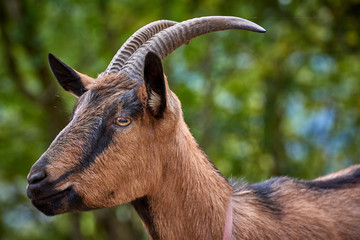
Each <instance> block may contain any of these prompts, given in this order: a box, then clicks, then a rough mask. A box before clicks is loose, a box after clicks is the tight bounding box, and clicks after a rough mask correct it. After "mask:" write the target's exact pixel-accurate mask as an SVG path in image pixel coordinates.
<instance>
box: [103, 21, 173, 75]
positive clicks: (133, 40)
mask: <svg viewBox="0 0 360 240" xmlns="http://www.w3.org/2000/svg"><path fill="white" fill-rule="evenodd" d="M176 23H177V22H175V21H170V20H159V21H155V22H152V23H149V24H147V25H145V26H144V27H142V28H140V29H139V30H137V31H136V32H135V33H134V34H133V35H132V36H131V37H129V38H128V39H127V40H126V42H125V43H124V44H123V45H122V46H121V48H120V49H119V50H118V51H117V53H116V54H115V56H114V57H113V59H112V60H111V62H110V64H109V66H108V67H107V68H106V70H105V72H103V73H102V75H107V74H109V73H111V72H118V71H120V69H121V68H122V66H123V65H124V64H125V62H126V61H127V60H128V59H129V57H130V56H131V55H132V54H133V53H134V52H135V51H136V50H137V49H138V48H139V47H140V46H141V45H142V44H143V43H144V42H146V41H147V40H149V38H151V37H152V36H153V35H154V34H156V33H158V32H160V31H161V30H163V29H165V28H168V27H171V26H173V25H174V24H176Z"/></svg>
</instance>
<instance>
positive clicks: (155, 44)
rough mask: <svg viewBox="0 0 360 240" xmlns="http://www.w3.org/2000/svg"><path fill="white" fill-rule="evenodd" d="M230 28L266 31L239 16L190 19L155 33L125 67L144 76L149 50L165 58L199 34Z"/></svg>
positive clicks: (132, 75) (130, 72)
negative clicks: (145, 58)
mask: <svg viewBox="0 0 360 240" xmlns="http://www.w3.org/2000/svg"><path fill="white" fill-rule="evenodd" d="M228 29H242V30H248V31H253V32H261V33H263V32H266V30H265V29H264V28H262V27H260V26H259V25H257V24H255V23H253V22H251V21H248V20H246V19H242V18H238V17H226V16H210V17H201V18H194V19H190V20H187V21H184V22H181V23H178V24H176V25H174V26H172V27H169V28H166V29H164V30H162V31H161V32H159V33H157V34H155V35H154V36H153V37H152V38H151V39H149V40H148V41H147V42H146V43H144V44H143V45H142V46H141V47H140V48H139V49H137V50H136V52H135V53H134V54H133V55H132V56H131V57H130V58H129V60H128V61H127V62H126V64H125V65H124V67H123V69H122V70H123V71H125V72H127V73H128V74H129V75H130V77H132V78H136V77H142V75H143V68H144V57H145V56H146V54H147V53H148V52H154V53H155V54H157V55H158V56H159V57H160V58H161V59H164V58H165V57H166V56H167V55H169V54H170V53H171V52H172V51H174V50H175V49H177V48H178V47H180V46H181V45H183V44H184V43H187V42H189V41H190V40H191V39H192V38H195V37H197V36H200V35H203V34H206V33H210V32H215V31H222V30H228Z"/></svg>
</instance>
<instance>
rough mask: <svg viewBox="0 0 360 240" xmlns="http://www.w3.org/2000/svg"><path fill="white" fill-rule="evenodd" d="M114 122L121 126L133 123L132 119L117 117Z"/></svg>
mask: <svg viewBox="0 0 360 240" xmlns="http://www.w3.org/2000/svg"><path fill="white" fill-rule="evenodd" d="M114 123H115V124H116V125H118V126H120V127H126V126H128V125H129V124H130V123H131V120H130V119H129V118H121V117H119V118H117V119H115V121H114Z"/></svg>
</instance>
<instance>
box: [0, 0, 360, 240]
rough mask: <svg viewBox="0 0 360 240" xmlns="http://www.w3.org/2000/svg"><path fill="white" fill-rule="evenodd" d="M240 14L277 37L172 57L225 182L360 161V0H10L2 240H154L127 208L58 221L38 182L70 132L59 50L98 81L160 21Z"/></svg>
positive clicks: (233, 34) (5, 31) (0, 137)
mask: <svg viewBox="0 0 360 240" xmlns="http://www.w3.org/2000/svg"><path fill="white" fill-rule="evenodd" d="M205 15H234V16H240V17H243V18H247V19H249V20H252V21H254V22H256V23H258V24H260V25H262V26H263V27H265V28H266V29H267V33H266V34H256V33H250V32H244V31H226V32H219V33H212V34H209V35H206V36H201V37H199V38H197V39H194V40H192V41H191V44H190V45H186V46H183V47H181V48H179V49H178V50H176V51H175V52H174V53H173V54H172V55H171V56H169V57H168V58H166V59H165V61H164V66H165V72H166V74H167V76H168V79H169V84H170V86H171V89H172V90H173V91H174V92H175V93H176V94H177V95H178V96H179V98H180V100H181V102H182V106H183V110H184V116H185V120H186V122H187V123H188V124H189V127H190V129H191V131H192V132H193V134H194V135H195V137H196V139H197V140H198V141H199V144H200V146H201V147H202V148H203V149H204V150H205V152H206V153H207V154H208V155H209V157H210V158H211V159H212V161H213V162H214V163H215V165H216V166H217V167H218V168H219V169H220V170H221V171H222V172H223V173H224V175H225V176H228V177H230V176H232V177H233V178H243V179H244V180H245V181H249V182H255V181H259V180H263V179H266V178H268V177H270V176H274V175H290V176H294V177H299V178H300V177H301V178H314V177H316V176H318V175H320V174H325V173H328V172H331V171H334V170H338V169H340V168H343V167H345V166H348V165H351V164H354V163H359V158H358V157H359V155H360V145H359V144H360V110H359V109H360V84H359V76H360V68H359V67H358V66H359V56H360V51H359V50H360V48H359V46H360V36H359V32H360V29H359V28H360V25H359V24H358V17H359V16H360V5H359V2H358V1H356V0H351V1H350V0H349V1H340V0H329V1H325V0H314V1H305V2H304V1H292V0H279V1H278V2H276V1H268V2H265V1H263V2H260V1H257V2H254V1H239V0H227V1H225V0H196V1H194V0H191V1H190V0H182V1H175V0H167V1H164V0H156V1H152V2H151V3H149V1H145V0H136V1H135V0H122V1H115V0H97V1H70V0H64V1H59V0H52V1H29V0H23V1H20V0H3V1H0V28H1V32H0V64H1V68H0V191H1V194H0V239H19V240H21V239H55V240H56V239H145V238H146V237H145V236H146V234H145V232H144V230H143V228H142V227H141V224H140V221H139V218H138V217H137V216H136V214H135V213H134V211H133V210H131V209H130V208H129V207H127V206H123V207H118V208H112V209H107V210H99V211H93V212H87V213H81V214H66V215H61V216H57V217H52V218H48V217H45V216H43V215H42V214H41V213H39V212H38V211H37V210H36V209H35V208H34V207H32V206H31V204H30V203H29V201H28V200H27V198H26V196H25V187H26V174H27V173H28V171H29V169H30V167H31V165H32V164H33V163H34V162H35V160H36V159H37V158H38V157H39V156H40V155H41V154H42V153H43V152H44V151H45V150H46V148H47V146H48V145H49V143H50V142H51V141H52V139H53V138H54V137H55V136H56V134H57V133H58V132H59V130H60V129H61V128H62V127H63V126H65V124H66V123H67V121H68V118H69V116H70V113H71V110H72V106H73V105H74V102H75V99H73V98H72V96H70V95H69V94H68V93H65V92H63V91H62V90H61V89H60V87H59V86H57V85H56V80H55V78H54V77H52V75H51V73H50V70H49V68H48V65H47V53H48V52H52V53H54V54H55V55H57V56H59V57H60V58H61V59H62V60H63V61H64V62H66V63H67V64H69V65H70V66H73V67H74V68H75V69H77V70H78V71H80V72H83V73H86V74H88V75H90V76H93V77H96V75H97V74H98V73H100V72H102V71H103V70H104V69H105V68H106V66H107V64H108V63H109V61H110V60H111V58H112V56H113V54H114V53H115V52H116V51H117V49H118V48H119V47H120V46H121V44H122V43H123V42H124V41H125V40H126V39H127V37H129V36H130V35H131V34H132V33H133V32H134V31H136V30H137V29H138V28H140V27H141V26H143V25H145V24H147V23H149V22H151V21H154V20H158V19H172V20H177V21H182V20H185V19H189V18H193V17H199V16H205Z"/></svg>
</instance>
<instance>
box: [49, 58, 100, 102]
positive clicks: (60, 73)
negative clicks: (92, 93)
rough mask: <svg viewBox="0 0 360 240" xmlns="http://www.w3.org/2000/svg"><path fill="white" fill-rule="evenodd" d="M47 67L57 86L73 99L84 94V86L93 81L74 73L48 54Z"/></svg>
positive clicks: (83, 75) (85, 89)
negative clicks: (48, 66) (72, 96)
mask: <svg viewBox="0 0 360 240" xmlns="http://www.w3.org/2000/svg"><path fill="white" fill-rule="evenodd" d="M49 65H50V68H51V71H52V72H53V74H54V76H55V77H56V80H57V81H58V82H59V84H60V85H61V86H62V87H63V88H64V89H65V90H66V91H68V92H70V93H71V94H72V95H74V96H75V97H80V96H81V95H82V94H83V93H84V92H86V91H87V88H86V86H88V85H89V84H90V83H92V82H93V81H94V80H95V79H93V78H91V77H89V76H87V75H85V74H82V73H79V72H77V71H75V70H74V69H73V68H71V67H69V66H68V65H66V64H65V63H63V62H62V61H61V60H60V59H58V58H57V57H55V55H53V54H51V53H49Z"/></svg>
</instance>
